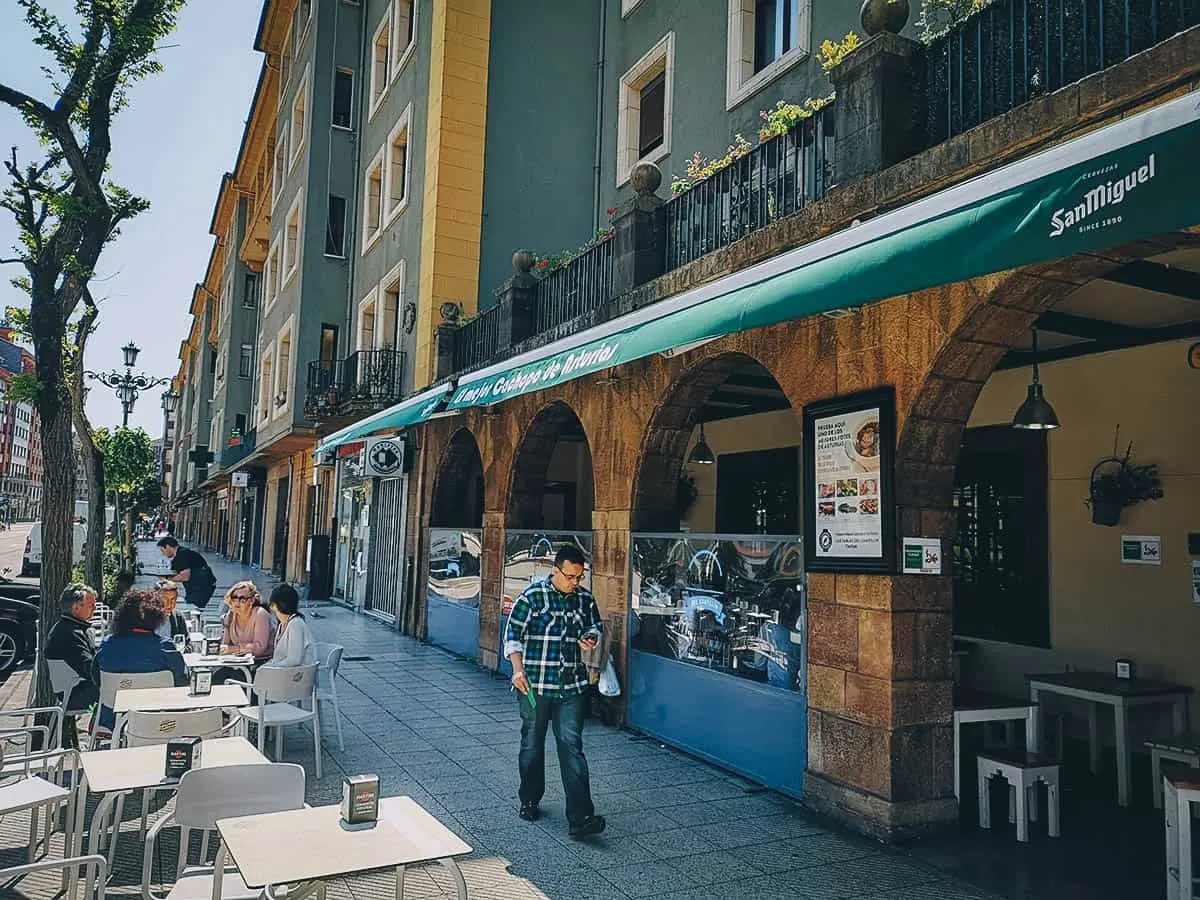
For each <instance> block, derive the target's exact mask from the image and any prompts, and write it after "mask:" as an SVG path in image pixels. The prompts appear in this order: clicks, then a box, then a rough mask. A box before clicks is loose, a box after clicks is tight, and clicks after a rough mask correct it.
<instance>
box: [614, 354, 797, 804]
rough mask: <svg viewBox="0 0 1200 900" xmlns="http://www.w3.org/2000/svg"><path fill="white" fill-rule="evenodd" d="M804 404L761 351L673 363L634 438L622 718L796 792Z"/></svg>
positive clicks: (736, 768) (666, 738)
mask: <svg viewBox="0 0 1200 900" xmlns="http://www.w3.org/2000/svg"><path fill="white" fill-rule="evenodd" d="M802 435H803V429H802V423H801V420H800V417H799V416H797V415H796V412H795V411H794V410H793V409H792V407H791V404H790V402H789V400H788V398H787V396H786V395H785V393H784V391H783V390H782V389H781V387H780V385H779V383H778V382H777V381H776V379H775V378H774V377H773V376H772V374H771V373H770V371H768V370H767V369H766V368H765V367H764V366H763V365H762V364H760V363H759V362H758V361H756V360H754V359H752V358H750V357H748V356H745V355H743V354H736V353H730V354H723V355H721V356H717V357H715V358H713V359H710V360H707V361H705V362H703V363H701V364H700V365H698V366H696V367H694V368H692V369H690V370H689V371H687V372H685V373H684V374H683V375H682V376H681V377H680V378H679V380H678V381H677V382H676V384H675V385H673V386H672V388H671V389H670V390H669V391H668V393H667V395H666V398H665V400H664V401H663V403H662V404H661V406H660V407H659V408H658V410H657V411H656V413H655V415H654V416H653V418H652V420H651V424H650V427H649V429H648V431H647V434H646V437H645V440H644V442H643V451H642V457H641V460H640V464H639V468H638V473H637V480H636V484H635V486H634V490H633V497H634V510H633V522H634V533H633V534H632V535H631V540H630V559H631V568H632V583H631V590H630V610H629V646H630V661H629V667H630V668H629V682H630V685H631V690H630V697H629V721H630V723H631V724H632V725H633V726H634V727H635V728H638V729H640V730H642V731H646V732H648V733H650V734H652V735H654V736H655V737H657V738H659V739H661V740H664V741H666V742H668V743H671V744H675V745H677V746H680V747H683V748H685V749H688V750H691V751H693V752H698V753H700V754H701V755H703V756H706V757H708V758H710V759H715V760H718V761H719V762H721V763H722V764H723V765H725V766H728V767H729V768H731V769H733V770H735V771H739V772H742V773H743V774H745V775H747V776H749V777H751V778H753V779H755V780H756V781H760V782H762V783H763V784H766V785H768V786H770V787H773V788H776V789H779V790H782V791H785V792H788V793H792V794H795V795H799V794H800V793H801V791H802V786H803V782H802V778H803V772H804V761H805V755H806V749H807V731H806V721H807V711H806V699H805V692H806V684H807V677H806V665H805V640H806V632H807V613H806V609H805V599H804V598H805V593H804V573H803V550H802V546H801V542H800V528H801V521H802V517H801V515H800V513H801V494H802V492H801V484H802V479H801V468H800V466H801V453H800V445H801V440H802Z"/></svg>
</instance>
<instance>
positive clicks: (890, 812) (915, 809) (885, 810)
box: [804, 771, 958, 843]
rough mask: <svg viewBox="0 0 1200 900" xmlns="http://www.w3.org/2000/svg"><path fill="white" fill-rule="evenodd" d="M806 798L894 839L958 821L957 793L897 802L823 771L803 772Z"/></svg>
mask: <svg viewBox="0 0 1200 900" xmlns="http://www.w3.org/2000/svg"><path fill="white" fill-rule="evenodd" d="M804 802H805V804H806V805H807V806H809V807H811V808H812V809H814V810H816V811H817V812H819V813H823V814H824V815H827V816H829V817H830V818H832V819H834V820H836V821H837V822H839V823H841V824H843V825H845V826H846V827H847V828H850V829H852V830H854V831H857V832H860V833H862V834H865V835H867V836H868V837H872V838H875V839H876V840H879V841H885V842H888V843H894V842H899V841H905V840H910V839H912V838H917V837H924V836H926V835H928V834H931V833H934V832H937V831H941V830H943V829H946V828H949V827H951V826H954V825H957V823H958V804H957V802H956V801H955V799H954V797H952V796H951V797H944V798H942V799H938V800H910V801H905V802H895V801H891V800H885V799H883V798H882V797H877V796H875V795H874V794H868V793H866V792H864V791H860V790H858V789H856V788H852V787H849V786H848V785H844V784H838V783H837V782H834V781H830V780H829V779H828V778H826V777H824V776H823V775H818V774H817V773H815V772H812V771H808V772H805V773H804Z"/></svg>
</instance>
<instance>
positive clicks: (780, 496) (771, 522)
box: [716, 447, 800, 534]
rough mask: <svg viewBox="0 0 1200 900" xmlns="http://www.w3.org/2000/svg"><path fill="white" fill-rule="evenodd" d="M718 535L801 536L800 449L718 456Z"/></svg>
mask: <svg viewBox="0 0 1200 900" xmlns="http://www.w3.org/2000/svg"><path fill="white" fill-rule="evenodd" d="M716 526H717V532H718V533H720V534H799V533H800V449H799V448H798V447H782V448H780V449H777V450H754V451H751V452H748V453H722V454H721V455H720V456H718V457H717V516H716Z"/></svg>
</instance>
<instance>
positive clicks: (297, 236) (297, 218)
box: [282, 190, 304, 284]
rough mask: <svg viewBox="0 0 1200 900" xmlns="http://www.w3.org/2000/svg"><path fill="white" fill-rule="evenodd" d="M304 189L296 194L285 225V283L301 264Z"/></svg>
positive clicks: (283, 279)
mask: <svg viewBox="0 0 1200 900" xmlns="http://www.w3.org/2000/svg"><path fill="white" fill-rule="evenodd" d="M303 218H304V191H303V190H301V191H300V193H298V194H297V195H296V199H295V200H294V201H293V202H292V206H291V208H290V209H289V210H288V213H287V219H285V220H284V226H283V278H282V281H283V284H287V283H288V282H289V281H291V280H292V277H293V276H294V275H295V274H296V270H297V268H298V267H299V265H300V241H301V237H302V235H301V229H302V228H303V227H304V222H303Z"/></svg>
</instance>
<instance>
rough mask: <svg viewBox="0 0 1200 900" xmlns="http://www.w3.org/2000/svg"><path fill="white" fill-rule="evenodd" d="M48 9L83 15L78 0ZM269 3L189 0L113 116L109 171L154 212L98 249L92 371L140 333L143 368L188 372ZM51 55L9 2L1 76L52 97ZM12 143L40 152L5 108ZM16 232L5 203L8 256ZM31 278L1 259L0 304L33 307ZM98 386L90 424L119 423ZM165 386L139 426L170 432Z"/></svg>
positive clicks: (0, 109)
mask: <svg viewBox="0 0 1200 900" xmlns="http://www.w3.org/2000/svg"><path fill="white" fill-rule="evenodd" d="M46 5H47V6H49V7H50V9H52V10H53V11H55V12H57V13H59V14H60V15H62V16H63V18H64V20H66V21H69V22H74V21H76V20H75V18H74V17H73V15H72V12H71V11H72V9H73V7H74V5H75V4H74V3H73V2H70V0H48V2H47V4H46ZM261 8H262V7H261V3H260V2H259V0H189V2H188V4H187V5H186V6H185V7H184V10H183V12H182V14H181V15H180V18H179V27H178V29H177V30H176V32H175V34H173V35H172V36H170V37H168V38H167V39H166V40H164V41H163V42H162V44H163V46H162V49H161V52H160V55H159V58H160V60H161V61H162V63H163V65H164V66H165V69H164V71H163V72H162V73H161V74H159V75H156V76H154V77H152V78H150V79H148V80H146V81H143V82H141V83H140V84H138V85H136V86H134V87H133V89H132V91H131V94H130V104H129V106H128V107H127V108H126V109H125V110H124V111H123V112H122V113H121V114H120V116H119V117H118V118H117V120H116V122H115V123H114V127H113V134H112V141H113V152H112V155H111V157H110V162H111V164H112V171H111V175H110V177H111V178H112V180H113V181H115V182H116V183H117V184H120V185H123V186H125V187H127V188H129V189H130V190H132V191H133V192H134V193H136V194H138V195H139V196H142V197H145V198H146V199H147V200H149V201H150V209H149V210H148V211H147V212H145V213H142V214H141V215H140V216H138V217H137V218H136V219H134V220H133V221H132V222H128V223H126V225H125V226H124V228H123V229H122V234H121V236H120V237H119V238H117V240H116V241H115V242H114V243H112V244H109V246H108V247H107V248H106V249H105V251H104V253H103V254H102V255H101V257H100V262H99V265H98V267H97V277H96V278H94V279H93V280H92V294H93V296H95V297H96V298H97V299H99V300H100V318H99V321H98V325H97V330H96V333H95V334H93V335H92V337H91V339H90V341H89V343H88V350H87V359H86V360H85V366H86V368H88V369H91V370H93V371H110V370H112V369H113V368H114V367H119V366H121V364H122V354H121V347H122V346H124V345H125V344H126V343H128V342H129V341H130V340H131V339H132V340H133V342H134V343H135V344H137V345H138V346H139V347H141V349H142V352H141V354H140V355H139V356H138V365H137V370H138V371H141V372H144V373H145V374H147V375H152V376H154V377H171V376H173V375H174V374H175V373H176V372H177V371H178V368H179V343H180V341H182V340H183V339H184V338H185V337H187V331H188V327H189V325H190V317H189V315H188V305H189V303H190V302H191V297H192V290H193V287H194V286H195V284H196V282H198V281H200V280H202V279H203V277H204V269H205V266H206V265H207V263H208V257H209V253H210V252H211V250H212V245H213V237H212V235H210V234H209V233H208V226H209V221H210V219H211V217H212V210H213V204H214V203H215V202H216V198H217V191H218V189H219V188H220V183H221V176H222V174H223V173H224V172H226V171H230V170H232V169H233V166H234V163H235V161H236V157H237V151H238V145H239V144H240V142H241V137H242V129H243V127H244V125H245V121H246V117H247V115H248V114H249V110H250V101H251V99H252V98H251V95H252V93H253V91H254V85H255V83H256V81H257V79H258V72H259V68H260V67H261V65H262V54H260V53H258V52H257V51H255V50H254V47H253V44H254V34H255V30H256V29H257V27H258V17H259V12H260V11H261ZM46 62H47V57H46V55H45V54H43V53H42V51H41V50H40V49H39V48H38V47H36V46H35V45H34V44H33V42H32V40H31V38H30V32H29V30H28V28H27V27H26V25H25V23H24V19H23V16H22V14H21V10H20V9H19V8H18V7H17V5H16V3H14V2H12V0H0V82H2V83H4V84H7V85H10V86H12V87H15V88H17V89H19V90H23V91H25V92H26V93H29V94H32V95H33V96H35V97H38V98H39V99H41V100H44V101H47V102H52V101H53V97H52V96H51V94H50V91H51V88H50V86H49V84H48V83H47V81H46V78H45V76H44V75H43V74H42V72H41V70H40V67H41V66H43V65H45V64H46ZM14 145H15V146H17V147H18V150H19V151H27V150H36V146H34V145H33V142H32V140H31V137H30V134H29V131H28V129H27V128H26V127H25V124H24V123H23V122H22V121H21V119H20V117H18V116H17V115H16V114H14V113H13V112H12V111H11V109H10V108H9V107H7V106H0V148H2V149H3V151H4V153H5V155H6V156H7V154H8V152H9V148H11V147H12V146H14ZM22 158H28V156H27V154H24V153H22ZM3 174H4V173H2V172H0V175H3ZM15 240H16V228H15V226H14V224H13V222H12V218H11V216H10V214H9V213H7V212H6V211H3V210H0V257H6V256H10V255H11V254H10V253H9V252H8V251H9V249H10V248H11V247H12V246H13V244H14V243H15ZM21 274H24V269H23V268H22V267H21V266H18V265H6V266H0V310H2V309H3V308H5V307H8V306H27V305H28V297H27V296H26V295H25V294H23V293H21V292H20V291H18V290H17V289H16V288H14V287H12V286H11V285H10V284H9V279H10V278H12V277H14V276H17V275H21ZM92 385H93V389H92V390H91V391H90V393H89V395H88V416H89V418H90V419H91V422H92V425H93V426H94V427H99V426H101V425H107V426H114V425H120V424H121V405H120V403H119V402H118V401H117V399H116V397H115V395H114V394H113V393H112V392H111V391H110V390H109V389H108V388H105V387H104V386H103V385H101V384H100V383H99V382H92ZM164 390H166V387H165V386H164V387H157V388H153V389H152V390H150V391H148V392H146V393H145V394H143V395H142V396H141V397H139V398H138V401H137V404H136V405H135V407H134V410H133V414H132V415H131V416H130V420H129V424H130V427H137V426H141V427H143V428H145V429H146V431H147V432H149V434H150V436H151V437H159V436H161V434H162V427H163V414H162V402H161V394H162V392H163V391H164Z"/></svg>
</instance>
